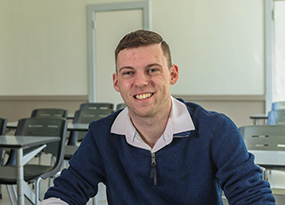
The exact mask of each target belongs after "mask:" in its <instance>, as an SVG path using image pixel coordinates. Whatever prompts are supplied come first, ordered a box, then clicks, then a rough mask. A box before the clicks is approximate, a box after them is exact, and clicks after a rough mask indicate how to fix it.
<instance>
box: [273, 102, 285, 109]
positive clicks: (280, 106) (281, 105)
mask: <svg viewBox="0 0 285 205" xmlns="http://www.w3.org/2000/svg"><path fill="white" fill-rule="evenodd" d="M272 110H285V101H280V102H274V103H272Z"/></svg>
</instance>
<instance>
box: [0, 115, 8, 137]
mask: <svg viewBox="0 0 285 205" xmlns="http://www.w3.org/2000/svg"><path fill="white" fill-rule="evenodd" d="M6 124H7V120H6V119H3V118H0V135H4V134H5V131H6Z"/></svg>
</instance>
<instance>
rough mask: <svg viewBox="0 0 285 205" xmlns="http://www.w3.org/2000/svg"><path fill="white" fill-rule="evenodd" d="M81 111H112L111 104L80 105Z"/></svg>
mask: <svg viewBox="0 0 285 205" xmlns="http://www.w3.org/2000/svg"><path fill="white" fill-rule="evenodd" d="M82 109H93V110H98V109H100V110H114V104H113V103H99V102H98V103H82V104H81V105H80V110H82Z"/></svg>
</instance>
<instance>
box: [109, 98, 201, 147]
mask: <svg viewBox="0 0 285 205" xmlns="http://www.w3.org/2000/svg"><path fill="white" fill-rule="evenodd" d="M171 100H172V108H171V113H170V116H169V119H168V122H167V126H166V128H165V131H164V133H163V135H162V136H161V137H160V138H159V139H158V141H157V142H156V144H155V145H154V147H153V148H151V147H150V146H149V145H147V144H146V143H145V142H144V141H143V140H142V138H141V137H140V135H139V133H138V132H137V130H136V129H135V127H134V126H133V124H132V122H131V119H130V117H129V111H128V108H127V107H126V108H125V109H124V110H123V111H121V112H120V113H119V115H118V116H117V117H116V119H115V121H114V123H113V125H112V127H111V133H115V134H119V135H125V137H126V140H127V142H128V143H129V144H130V145H132V146H135V147H139V148H142V149H147V150H150V151H152V152H156V151H158V150H160V149H161V148H163V147H164V146H166V145H168V144H169V143H171V142H172V139H173V137H187V136H189V135H185V133H188V132H190V131H191V130H195V127H194V124H193V121H192V118H191V116H190V114H189V111H188V109H187V107H186V105H185V104H184V103H182V102H180V101H178V100H176V99H175V98H173V97H171Z"/></svg>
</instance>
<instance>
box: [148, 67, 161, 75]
mask: <svg viewBox="0 0 285 205" xmlns="http://www.w3.org/2000/svg"><path fill="white" fill-rule="evenodd" d="M158 71H159V69H158V68H150V69H149V70H148V72H149V74H151V75H153V74H156V73H157V72H158Z"/></svg>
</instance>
